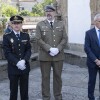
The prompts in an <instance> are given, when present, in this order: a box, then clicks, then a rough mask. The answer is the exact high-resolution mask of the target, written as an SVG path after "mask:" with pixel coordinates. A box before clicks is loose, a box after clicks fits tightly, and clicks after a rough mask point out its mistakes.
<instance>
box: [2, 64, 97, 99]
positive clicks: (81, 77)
mask: <svg viewBox="0 0 100 100" xmlns="http://www.w3.org/2000/svg"><path fill="white" fill-rule="evenodd" d="M62 79H63V87H62V95H63V100H88V98H87V83H88V72H87V68H80V67H78V66H75V65H70V64H67V63H64V67H63V74H62ZM52 81H53V80H52V71H51V100H54V98H53V91H52ZM98 87H99V86H98V79H97V84H96V90H95V96H98V95H99V93H98ZM18 95H19V94H18ZM0 100H9V80H8V79H5V80H3V81H0ZM18 100H20V99H19V96H18ZM29 100H42V99H41V73H40V69H39V67H37V68H35V69H33V70H31V72H30V80H29Z"/></svg>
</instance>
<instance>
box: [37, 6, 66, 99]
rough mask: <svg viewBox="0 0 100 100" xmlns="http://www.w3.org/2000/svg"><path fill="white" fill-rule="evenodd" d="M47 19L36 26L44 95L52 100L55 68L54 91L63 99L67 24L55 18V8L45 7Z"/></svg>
mask: <svg viewBox="0 0 100 100" xmlns="http://www.w3.org/2000/svg"><path fill="white" fill-rule="evenodd" d="M45 13H46V17H47V18H46V19H45V20H43V21H41V22H39V23H38V24H37V27H36V37H37V42H38V44H39V46H40V48H39V60H40V68H41V73H42V97H43V100H50V72H51V66H52V68H53V92H54V97H55V100H62V93H61V89H62V79H61V74H62V68H63V60H64V47H65V45H66V42H67V35H66V31H65V26H64V24H63V22H62V21H58V20H56V19H55V8H54V7H52V6H51V5H47V6H46V7H45Z"/></svg>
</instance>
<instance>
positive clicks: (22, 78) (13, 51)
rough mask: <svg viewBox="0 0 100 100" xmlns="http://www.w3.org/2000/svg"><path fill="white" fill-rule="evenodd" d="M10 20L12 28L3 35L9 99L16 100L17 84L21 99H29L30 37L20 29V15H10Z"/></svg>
mask: <svg viewBox="0 0 100 100" xmlns="http://www.w3.org/2000/svg"><path fill="white" fill-rule="evenodd" d="M10 21H11V24H12V28H13V29H12V31H11V32H9V33H5V34H4V36H3V50H4V55H5V57H6V59H7V61H8V77H9V80H10V99H9V100H17V94H18V85H19V86H20V95H21V100H29V98H28V79H29V71H30V65H29V59H30V56H31V45H30V38H29V34H27V33H23V32H21V31H20V30H21V27H22V22H23V18H22V17H21V16H18V15H16V16H12V17H11V18H10Z"/></svg>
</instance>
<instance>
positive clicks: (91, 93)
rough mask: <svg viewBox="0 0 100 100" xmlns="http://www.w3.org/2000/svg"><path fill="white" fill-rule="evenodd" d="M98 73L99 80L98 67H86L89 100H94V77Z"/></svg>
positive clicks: (99, 69)
mask: <svg viewBox="0 0 100 100" xmlns="http://www.w3.org/2000/svg"><path fill="white" fill-rule="evenodd" d="M98 71H99V78H100V68H99V67H98V66H95V67H93V68H91V67H90V66H88V73H89V81H88V98H89V100H95V97H94V90H95V84H96V76H97V72H98Z"/></svg>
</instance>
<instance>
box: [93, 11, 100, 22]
mask: <svg viewBox="0 0 100 100" xmlns="http://www.w3.org/2000/svg"><path fill="white" fill-rule="evenodd" d="M97 18H100V13H99V14H96V15H95V16H94V21H96V20H97Z"/></svg>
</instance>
